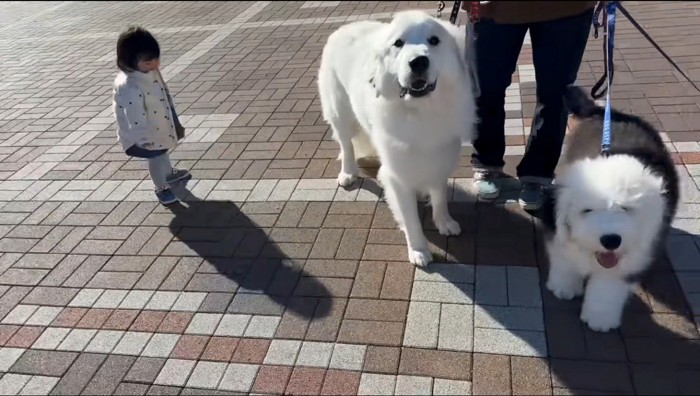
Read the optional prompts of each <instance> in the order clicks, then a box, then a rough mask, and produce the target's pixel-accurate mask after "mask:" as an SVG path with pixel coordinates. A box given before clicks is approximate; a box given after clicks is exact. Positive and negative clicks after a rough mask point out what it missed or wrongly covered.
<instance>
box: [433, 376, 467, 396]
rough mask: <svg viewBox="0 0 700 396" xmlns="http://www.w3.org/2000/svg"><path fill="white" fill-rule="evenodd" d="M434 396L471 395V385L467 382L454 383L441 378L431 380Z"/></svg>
mask: <svg viewBox="0 0 700 396" xmlns="http://www.w3.org/2000/svg"><path fill="white" fill-rule="evenodd" d="M433 394H434V395H471V394H472V384H471V382H469V381H455V380H447V379H442V378H435V380H433Z"/></svg>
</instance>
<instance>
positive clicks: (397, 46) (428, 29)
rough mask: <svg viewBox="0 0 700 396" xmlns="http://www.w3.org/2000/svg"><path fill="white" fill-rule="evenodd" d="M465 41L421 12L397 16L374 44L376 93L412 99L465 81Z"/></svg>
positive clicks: (445, 23)
mask: <svg viewBox="0 0 700 396" xmlns="http://www.w3.org/2000/svg"><path fill="white" fill-rule="evenodd" d="M465 39H466V38H465V36H464V35H463V32H462V31H460V30H459V29H458V28H457V27H455V26H453V25H451V24H449V23H447V22H444V21H441V20H438V19H436V18H433V17H431V16H430V15H428V14H426V13H424V12H421V11H404V12H400V13H397V14H396V16H395V17H394V19H393V20H392V21H391V23H389V24H387V25H386V28H385V29H383V30H382V31H381V32H380V34H379V37H378V39H377V41H376V44H375V45H376V48H375V50H376V51H375V53H376V56H377V58H376V61H377V64H376V65H375V67H374V71H373V72H374V76H373V79H374V84H375V87H376V88H377V90H378V92H379V94H381V95H384V96H385V97H387V98H388V99H394V98H395V99H404V100H412V99H413V100H415V99H419V98H422V97H426V96H429V95H431V94H433V93H434V92H439V90H441V89H445V87H449V86H451V85H454V83H455V82H456V81H460V79H463V78H466V77H467V75H466V71H467V65H466V60H465ZM460 86H461V85H460Z"/></svg>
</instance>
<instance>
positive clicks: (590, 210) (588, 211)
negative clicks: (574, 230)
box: [581, 209, 593, 215]
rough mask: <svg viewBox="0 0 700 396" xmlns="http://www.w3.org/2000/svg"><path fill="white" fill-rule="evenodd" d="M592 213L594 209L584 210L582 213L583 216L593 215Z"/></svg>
mask: <svg viewBox="0 0 700 396" xmlns="http://www.w3.org/2000/svg"><path fill="white" fill-rule="evenodd" d="M592 211H593V209H584V210H582V211H581V214H582V215H585V214H588V213H591V212H592Z"/></svg>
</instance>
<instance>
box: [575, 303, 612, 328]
mask: <svg viewBox="0 0 700 396" xmlns="http://www.w3.org/2000/svg"><path fill="white" fill-rule="evenodd" d="M581 320H582V321H583V322H584V323H586V324H587V325H588V327H589V328H590V329H591V330H593V331H599V332H608V331H610V330H614V329H617V328H618V327H620V324H622V315H621V314H619V313H618V312H617V311H616V310H612V309H608V308H606V307H599V306H595V304H583V307H582V309H581Z"/></svg>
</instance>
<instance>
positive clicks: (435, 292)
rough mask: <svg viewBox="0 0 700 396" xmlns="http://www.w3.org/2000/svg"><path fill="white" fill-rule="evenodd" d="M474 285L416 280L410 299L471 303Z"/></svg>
mask: <svg viewBox="0 0 700 396" xmlns="http://www.w3.org/2000/svg"><path fill="white" fill-rule="evenodd" d="M473 299H474V286H472V285H470V284H466V283H458V284H453V283H446V282H425V281H416V282H415V283H414V285H413V292H412V293H411V301H427V302H439V303H452V304H472V303H473Z"/></svg>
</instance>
